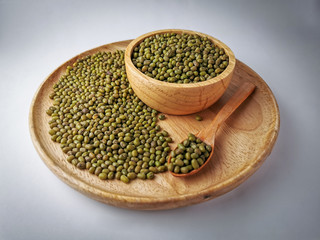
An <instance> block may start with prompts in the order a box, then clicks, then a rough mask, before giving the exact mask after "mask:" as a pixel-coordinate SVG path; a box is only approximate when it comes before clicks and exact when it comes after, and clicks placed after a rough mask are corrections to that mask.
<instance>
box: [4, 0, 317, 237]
mask: <svg viewBox="0 0 320 240" xmlns="http://www.w3.org/2000/svg"><path fill="white" fill-rule="evenodd" d="M164 28H183V29H190V30H195V31H200V32H204V33H207V34H209V35H212V36H214V37H216V38H218V39H220V40H222V41H223V42H225V43H226V44H227V45H229V47H230V48H231V49H232V50H233V51H234V53H235V55H236V57H237V58H238V59H240V60H241V61H243V62H244V63H245V64H247V65H248V66H250V67H251V68H252V69H253V70H255V71H256V72H257V73H258V74H260V75H261V77H262V78H263V79H264V80H265V81H266V82H267V84H268V85H269V86H270V88H271V89H272V91H273V93H274V95H275V97H276V99H277V101H278V104H279V108H280V116H281V124H280V126H281V127H280V134H279V137H278V140H277V143H276V145H275V147H274V149H273V152H272V154H271V155H270V156H269V157H268V159H267V160H266V162H265V163H264V164H263V165H262V167H261V168H260V169H259V170H258V171H257V172H256V173H255V174H254V175H253V176H252V177H251V178H250V179H248V180H247V181H246V182H245V183H243V184H242V185H240V186H239V187H238V188H237V189H235V190H233V191H231V192H229V193H227V194H225V195H224V196H221V197H219V198H216V199H214V200H211V201H208V202H206V203H202V204H198V205H193V206H191V207H185V208H180V209H175V210H167V211H134V210H126V209H119V208H115V207H112V206H109V205H105V204H102V203H99V202H96V201H94V200H92V199H90V198H87V197H85V196H84V195H82V194H80V193H79V192H77V191H75V190H73V189H71V188H70V187H69V186H67V185H66V184H64V183H63V182H62V181H60V180H59V179H58V178H57V177H56V176H55V175H53V173H51V171H49V169H48V168H47V167H46V166H45V165H44V163H43V162H42V160H41V159H40V157H39V156H38V154H37V153H36V151H35V149H34V147H33V145H32V142H31V139H30V135H29V129H28V113H29V108H30V104H31V100H32V97H33V95H34V93H35V92H36V90H37V88H38V87H39V85H40V84H41V82H42V81H43V80H44V79H45V78H46V77H47V76H48V75H49V74H50V73H51V72H52V71H53V70H54V69H55V68H57V67H58V66H59V65H60V64H62V63H63V62H65V61H66V60H68V59H70V58H72V57H73V56H75V55H76V54H78V53H81V52H83V51H85V50H88V49H91V48H94V47H97V46H100V45H103V44H107V43H111V42H114V41H120V40H126V39H132V38H136V37H138V36H139V35H141V34H143V33H146V32H149V31H153V30H158V29H164ZM319 42H320V3H319V1H308V0H305V1H236V0H233V1H222V0H220V1H200V0H199V1H191V0H189V1H169V0H166V1H160V0H159V1H146V0H145V1H120V0H119V1H95V0H91V1H47V0H44V1H15V0H0V114H1V117H0V119H1V122H0V133H1V137H0V163H1V164H0V171H1V172H0V191H1V192H0V239H1V240H2V239H3V240H10V239H79V240H80V239H239V240H242V239H246V240H250V239H290V240H294V239H299V240H300V239H306V240H308V239H320V157H319V154H320V148H319V147H320V145H319V138H320V134H319V119H320V113H319V109H320V107H319V103H320V101H319V90H320V89H319V86H320V85H319V74H320V71H319V69H320V61H319V57H320V44H319Z"/></svg>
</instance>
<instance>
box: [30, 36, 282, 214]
mask: <svg viewBox="0 0 320 240" xmlns="http://www.w3.org/2000/svg"><path fill="white" fill-rule="evenodd" d="M130 41H132V40H123V41H117V42H112V43H108V44H104V45H101V46H98V47H95V48H92V49H89V50H86V51H84V52H81V53H79V54H77V55H76V56H74V57H72V58H70V59H69V60H67V61H65V62H64V63H62V64H61V65H59V66H58V67H57V68H55V69H54V70H53V71H52V72H51V73H50V74H49V75H48V76H47V77H46V78H45V79H44V81H42V83H41V84H40V86H39V87H38V89H37V91H36V92H35V94H34V96H33V99H32V102H31V106H30V110H29V132H30V135H31V139H32V142H33V145H34V147H35V149H36V151H37V152H38V154H39V156H40V158H41V159H42V161H43V162H44V163H45V165H46V166H47V167H48V168H49V169H50V170H51V171H52V172H53V173H54V174H55V175H56V176H57V177H58V178H59V179H60V180H62V181H63V182H65V183H66V184H68V185H69V186H71V187H72V188H74V189H75V190H77V191H80V192H81V193H83V194H85V195H87V196H89V197H90V198H93V199H95V200H98V201H100V202H103V203H107V204H111V205H114V206H117V207H123V208H133V209H140V210H161V209H170V208H176V207H182V206H188V205H192V204H195V203H200V202H204V201H207V200H210V199H213V198H215V197H218V196H220V195H223V194H225V193H227V192H229V191H231V190H232V189H234V188H236V187H237V186H239V185H240V184H241V183H242V182H244V181H245V180H246V179H248V178H249V177H250V176H251V175H252V174H253V173H254V172H255V171H256V170H257V169H258V168H259V167H260V166H261V165H262V163H263V162H264V161H265V159H266V158H267V157H268V156H269V155H270V153H271V151H272V149H273V147H274V145H275V143H276V140H277V137H278V133H279V130H280V113H279V107H278V104H277V101H276V98H275V96H274V94H273V92H272V90H271V89H270V87H269V86H268V85H267V83H266V82H265V81H264V80H263V79H262V78H261V77H260V75H259V74H257V73H256V72H255V71H254V70H253V69H251V68H250V67H249V66H248V65H246V64H244V63H243V62H241V61H240V60H238V59H236V62H237V63H238V64H243V65H245V66H247V67H248V68H249V69H250V70H251V71H253V72H254V73H255V74H256V75H257V76H259V78H260V80H261V81H262V83H263V84H264V85H265V87H266V90H267V91H268V92H269V95H270V96H271V99H272V103H273V105H274V107H275V110H276V114H275V115H276V119H274V129H273V131H271V132H270V133H269V135H271V136H269V137H268V142H266V143H265V145H266V146H267V147H266V148H265V149H264V150H263V151H262V152H261V153H260V155H259V156H258V157H257V158H256V160H255V161H254V162H250V164H248V165H247V166H246V167H244V168H243V169H241V170H239V172H237V174H236V175H234V176H233V177H232V178H228V179H226V180H224V181H222V182H219V183H217V184H215V185H213V186H210V187H208V188H206V189H203V190H201V191H199V192H196V193H188V194H182V195H177V196H174V197H169V198H168V197H156V198H153V197H146V196H130V195H125V194H115V193H112V192H107V191H104V190H102V189H100V188H97V187H94V186H93V185H90V184H87V183H85V182H84V181H83V180H82V179H81V178H80V177H79V176H76V175H69V174H67V173H66V172H65V171H64V170H63V169H62V168H60V167H59V166H58V165H57V164H56V163H55V161H54V159H51V158H50V157H49V156H48V154H47V152H46V151H45V150H44V149H43V148H42V143H41V141H39V137H38V135H37V133H36V132H35V118H34V106H35V103H36V101H37V99H38V97H39V93H40V91H41V89H42V88H43V86H44V85H45V83H46V81H47V80H48V79H49V78H50V77H51V76H52V75H53V74H54V73H55V72H56V71H58V70H59V69H60V68H62V67H63V66H64V65H65V64H66V63H69V62H72V61H73V60H74V59H77V58H80V57H83V56H86V55H88V54H91V52H94V51H96V50H98V49H100V48H104V47H108V46H109V45H114V44H123V45H128V44H129V43H130ZM61 171H62V172H63V174H61ZM97 191H98V192H99V194H97V193H96V192H97ZM186 200H188V204H181V206H179V204H177V202H181V201H182V202H184V201H186ZM119 202H120V203H121V204H122V205H118V204H119ZM172 202H174V203H175V206H174V207H169V205H170V203H172ZM159 204H163V205H162V206H161V207H156V206H157V205H159Z"/></svg>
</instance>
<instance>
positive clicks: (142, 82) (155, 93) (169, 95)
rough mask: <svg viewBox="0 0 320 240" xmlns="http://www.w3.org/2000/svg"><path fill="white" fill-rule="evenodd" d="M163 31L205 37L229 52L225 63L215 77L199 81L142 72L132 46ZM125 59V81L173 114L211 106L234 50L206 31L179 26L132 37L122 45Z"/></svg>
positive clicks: (223, 85)
mask: <svg viewBox="0 0 320 240" xmlns="http://www.w3.org/2000/svg"><path fill="white" fill-rule="evenodd" d="M167 32H170V33H178V34H182V33H188V34H196V35H199V36H202V37H207V38H208V39H210V40H211V41H213V42H214V43H215V44H216V45H218V46H219V47H220V48H223V49H224V50H225V53H226V54H227V55H228V56H229V65H228V67H227V68H226V69H225V70H224V71H223V72H222V73H221V74H220V75H218V76H217V77H215V78H211V79H208V80H206V81H204V82H199V83H188V84H176V83H168V82H163V81H158V80H156V79H153V78H151V77H148V76H146V75H145V74H143V73H142V72H140V71H139V70H138V69H137V68H136V67H135V66H134V65H133V63H132V61H131V55H132V52H133V49H134V48H135V47H136V46H137V45H139V44H140V42H142V41H143V40H144V39H145V38H146V37H150V36H153V35H156V34H161V33H167ZM125 62H126V71H127V75H128V79H129V82H130V84H131V87H132V88H133V90H134V91H135V93H136V94H137V95H138V97H139V98H140V99H141V100H142V101H143V102H144V103H146V104H147V105H149V106H150V107H152V108H154V109H156V110H158V111H160V112H163V113H168V114H174V115H186V114H190V113H195V112H199V111H201V110H204V109H206V108H208V107H209V106H211V105H212V104H213V103H214V102H216V101H217V100H218V99H219V98H220V97H221V95H222V94H223V93H224V92H225V90H226V89H227V87H228V85H229V83H230V80H231V78H232V74H233V72H234V67H235V57H234V54H233V52H232V51H231V49H230V48H229V47H228V46H227V45H225V44H224V43H222V42H221V41H219V40H218V39H215V38H213V37H211V36H209V35H206V34H203V33H199V32H194V31H188V30H179V29H166V30H159V31H154V32H151V33H147V34H144V35H142V36H140V37H138V38H136V39H135V40H133V41H132V42H131V43H130V44H129V45H128V47H127V49H126V53H125Z"/></svg>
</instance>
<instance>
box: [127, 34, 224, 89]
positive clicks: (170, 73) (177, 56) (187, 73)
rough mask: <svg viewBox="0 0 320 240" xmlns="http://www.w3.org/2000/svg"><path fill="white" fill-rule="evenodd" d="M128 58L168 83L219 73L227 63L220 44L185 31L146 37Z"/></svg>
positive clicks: (189, 80) (141, 69)
mask: <svg viewBox="0 0 320 240" xmlns="http://www.w3.org/2000/svg"><path fill="white" fill-rule="evenodd" d="M131 58H132V62H133V64H134V65H135V66H136V67H137V68H138V69H139V70H140V71H141V72H142V73H144V74H145V75H147V76H149V77H152V78H155V79H157V80H160V81H166V82H170V83H194V82H202V81H206V80H208V79H210V78H214V77H216V76H218V75H219V74H221V73H222V72H223V71H224V70H225V69H226V67H227V66H228V64H229V57H228V55H227V54H226V53H225V51H224V49H223V48H220V47H218V46H217V45H215V44H214V43H213V42H212V41H211V40H210V39H208V38H207V37H202V36H199V35H196V34H187V33H183V34H178V33H164V34H156V35H153V36H150V37H148V38H145V39H144V40H143V41H142V42H141V43H140V44H139V45H138V46H136V47H135V48H134V50H133V53H132V56H131Z"/></svg>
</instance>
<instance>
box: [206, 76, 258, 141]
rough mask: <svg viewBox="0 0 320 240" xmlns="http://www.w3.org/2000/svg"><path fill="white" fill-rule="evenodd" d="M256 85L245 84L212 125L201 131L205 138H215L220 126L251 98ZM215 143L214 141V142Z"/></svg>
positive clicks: (222, 109) (221, 110)
mask: <svg viewBox="0 0 320 240" xmlns="http://www.w3.org/2000/svg"><path fill="white" fill-rule="evenodd" d="M255 87H256V86H255V85H254V84H253V83H250V82H244V83H243V84H242V85H241V86H240V87H239V89H238V90H237V91H236V93H235V94H234V95H233V96H232V97H231V98H230V99H229V100H228V102H227V103H226V104H225V105H224V106H223V107H222V108H221V109H220V111H219V112H218V114H217V115H216V117H215V118H214V119H213V121H212V122H211V123H210V125H209V126H208V127H207V128H206V129H204V130H203V131H201V135H202V136H203V137H205V136H207V137H208V138H210V137H211V136H214V135H215V133H216V131H217V130H218V128H219V127H220V125H221V124H222V123H223V122H224V121H225V120H227V118H228V117H229V116H230V115H231V114H232V113H233V112H234V111H235V110H236V109H237V108H238V107H239V106H240V104H241V103H242V102H243V101H244V100H246V99H247V97H249V96H250V94H251V93H252V92H253V90H254V89H255ZM213 141H214V140H213Z"/></svg>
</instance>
